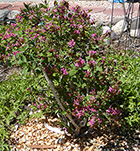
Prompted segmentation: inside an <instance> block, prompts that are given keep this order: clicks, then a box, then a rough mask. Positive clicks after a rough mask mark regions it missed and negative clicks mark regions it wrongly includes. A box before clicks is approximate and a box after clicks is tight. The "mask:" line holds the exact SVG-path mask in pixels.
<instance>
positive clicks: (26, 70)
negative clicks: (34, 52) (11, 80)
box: [22, 68, 28, 76]
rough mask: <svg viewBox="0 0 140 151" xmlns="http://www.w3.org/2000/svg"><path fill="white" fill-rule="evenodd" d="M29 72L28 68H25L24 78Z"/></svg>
mask: <svg viewBox="0 0 140 151" xmlns="http://www.w3.org/2000/svg"><path fill="white" fill-rule="evenodd" d="M27 72H28V68H24V69H23V70H22V74H23V75H24V76H26V75H27Z"/></svg>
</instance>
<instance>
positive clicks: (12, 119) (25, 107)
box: [0, 73, 49, 150]
mask: <svg viewBox="0 0 140 151" xmlns="http://www.w3.org/2000/svg"><path fill="white" fill-rule="evenodd" d="M35 79H36V80H35ZM35 81H36V82H35ZM37 81H38V80H37V78H35V77H34V76H33V75H26V76H23V75H22V76H21V75H20V74H19V73H15V74H14V75H12V76H10V77H9V79H8V80H7V81H3V82H1V83H0V142H1V144H0V150H9V146H8V143H9V142H10V140H9V134H10V133H11V132H12V131H13V130H14V129H15V125H17V124H24V123H25V122H26V120H27V118H33V117H35V116H38V117H40V116H42V115H43V113H45V112H46V111H47V109H46V105H45V102H44V99H43V98H40V95H42V96H43V92H44V90H42V88H41V86H40V85H42V84H43V83H44V82H43V81H42V80H40V81H39V83H40V85H39V84H38V82H37ZM44 84H45V83H44ZM47 91H49V90H47ZM44 97H45V96H44ZM43 102H44V103H43ZM43 104H44V105H43ZM38 108H41V109H42V111H41V112H40V113H39V114H37V115H35V114H31V115H30V114H29V113H30V112H31V111H32V112H34V111H36V110H37V109H38ZM44 109H45V111H44ZM13 141H15V140H13Z"/></svg>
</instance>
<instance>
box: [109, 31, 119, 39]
mask: <svg viewBox="0 0 140 151" xmlns="http://www.w3.org/2000/svg"><path fill="white" fill-rule="evenodd" d="M110 38H111V40H117V39H118V38H119V37H118V35H117V34H116V33H115V32H113V31H112V32H111V36H110Z"/></svg>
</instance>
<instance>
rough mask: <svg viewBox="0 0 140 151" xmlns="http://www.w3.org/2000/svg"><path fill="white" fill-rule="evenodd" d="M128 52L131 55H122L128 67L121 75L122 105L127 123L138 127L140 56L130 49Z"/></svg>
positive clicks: (139, 116)
mask: <svg viewBox="0 0 140 151" xmlns="http://www.w3.org/2000/svg"><path fill="white" fill-rule="evenodd" d="M127 54H129V56H128V55H126V54H125V56H123V57H122V61H123V67H124V68H126V67H127V70H125V71H124V72H123V73H122V74H121V75H120V81H121V82H122V83H121V85H120V88H121V89H122V93H121V100H123V103H122V104H121V107H122V109H123V112H124V120H125V121H126V123H128V125H129V126H130V127H132V126H134V125H135V126H134V127H137V128H138V127H139V123H140V58H139V57H136V56H135V57H132V54H131V53H129V51H128V52H127ZM133 55H134V54H133ZM130 56H131V57H130ZM139 128H140V127H139Z"/></svg>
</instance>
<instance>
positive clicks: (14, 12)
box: [7, 10, 20, 19]
mask: <svg viewBox="0 0 140 151" xmlns="http://www.w3.org/2000/svg"><path fill="white" fill-rule="evenodd" d="M19 13H20V12H19V11H18V10H12V11H11V12H10V13H9V14H8V15H7V18H8V19H15V16H16V15H17V14H19Z"/></svg>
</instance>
